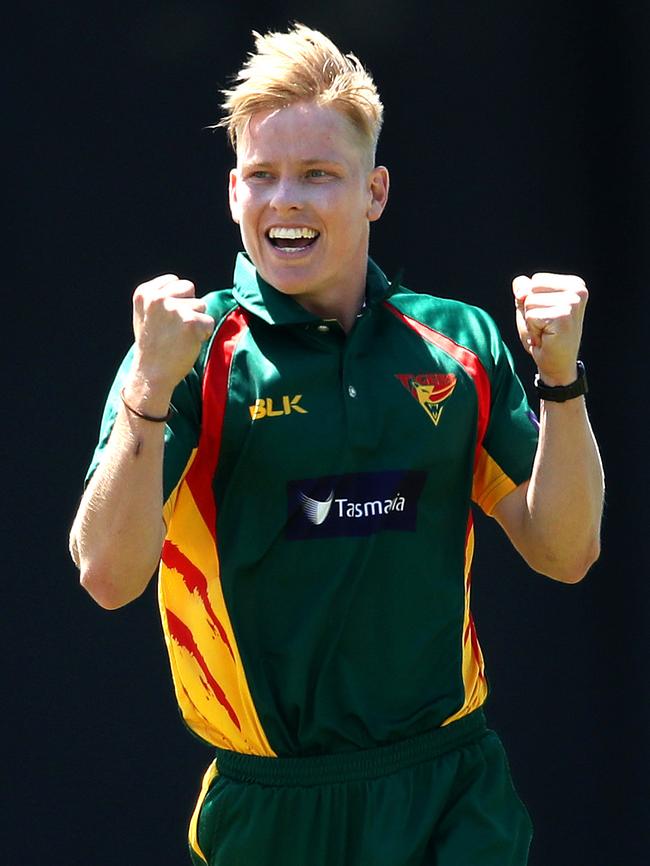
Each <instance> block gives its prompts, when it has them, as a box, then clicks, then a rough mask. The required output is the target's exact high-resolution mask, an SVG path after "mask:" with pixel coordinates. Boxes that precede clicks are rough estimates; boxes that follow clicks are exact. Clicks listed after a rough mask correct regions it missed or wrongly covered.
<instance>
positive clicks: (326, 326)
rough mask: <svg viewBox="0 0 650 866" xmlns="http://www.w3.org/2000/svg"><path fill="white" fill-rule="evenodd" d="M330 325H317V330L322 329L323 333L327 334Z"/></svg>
mask: <svg viewBox="0 0 650 866" xmlns="http://www.w3.org/2000/svg"><path fill="white" fill-rule="evenodd" d="M329 329H330V326H329V325H317V327H316V330H317V331H320V332H321V334H327V333H328V332H329Z"/></svg>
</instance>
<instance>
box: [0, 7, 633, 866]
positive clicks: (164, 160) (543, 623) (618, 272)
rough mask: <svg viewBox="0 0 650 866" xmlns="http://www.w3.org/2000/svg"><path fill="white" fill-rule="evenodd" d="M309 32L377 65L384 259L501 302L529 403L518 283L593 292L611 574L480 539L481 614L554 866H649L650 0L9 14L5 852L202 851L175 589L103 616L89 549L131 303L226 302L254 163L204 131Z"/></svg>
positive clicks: (541, 855) (43, 856)
mask: <svg viewBox="0 0 650 866" xmlns="http://www.w3.org/2000/svg"><path fill="white" fill-rule="evenodd" d="M257 6H259V8H256V7H257ZM269 7H271V8H272V10H273V11H272V12H270V11H268V9H269ZM263 9H266V10H267V11H262V10H263ZM291 19H298V20H302V21H304V22H305V23H306V24H309V25H310V26H315V27H318V28H320V29H322V30H324V31H325V32H326V33H328V34H329V35H330V36H332V37H333V38H334V40H335V41H336V42H338V43H339V45H340V46H341V47H342V48H343V49H345V50H354V51H355V52H356V53H357V54H358V55H359V56H360V57H361V58H362V59H363V61H364V62H365V63H366V65H367V66H368V67H369V68H370V69H371V70H372V71H373V73H374V74H375V77H376V80H377V83H378V85H379V88H380V91H381V93H382V96H383V99H384V102H385V105H386V125H385V132H384V135H383V138H382V142H381V144H380V152H379V157H380V161H381V162H383V163H385V164H387V165H388V166H389V168H390V169H391V172H392V197H391V202H390V204H389V207H388V210H387V212H386V214H385V216H384V218H383V219H382V221H381V222H380V223H379V224H378V225H377V226H376V227H375V230H374V237H373V245H372V250H373V255H374V256H375V258H376V259H377V260H378V261H379V263H380V264H381V265H382V266H383V268H384V269H385V270H386V271H388V273H389V274H392V273H394V272H395V271H396V270H397V268H398V267H401V266H403V267H404V268H405V275H404V281H405V282H406V284H407V285H411V286H414V287H418V288H421V289H424V290H429V291H433V292H436V293H438V294H442V295H448V296H452V297H458V298H462V299H466V300H469V301H470V302H473V303H477V304H479V305H481V306H483V307H485V308H487V309H488V310H489V311H490V312H491V313H492V315H493V316H494V317H495V318H496V319H497V321H498V323H499V325H500V327H501V329H502V331H503V333H504V336H505V339H506V341H507V342H508V343H509V345H510V346H511V347H512V348H513V350H514V354H515V359H516V363H517V366H518V369H519V370H520V373H521V375H522V378H523V380H524V382H525V383H526V385H527V387H528V386H529V384H530V380H531V378H532V373H533V370H532V365H531V362H530V361H529V359H528V358H527V357H526V356H525V355H524V353H523V350H521V349H519V348H518V347H517V338H516V335H515V329H514V322H513V315H512V312H513V311H512V302H511V300H510V294H509V292H510V289H509V283H510V280H511V279H512V277H513V276H514V275H515V274H517V273H527V274H531V273H533V272H534V271H536V270H556V271H561V272H568V273H578V274H581V275H582V276H583V277H584V278H585V279H586V280H587V283H588V285H589V286H590V289H591V300H590V305H589V310H588V314H587V321H586V330H585V337H584V343H583V350H582V357H583V359H584V361H585V363H586V365H587V368H588V372H589V379H590V383H591V394H590V397H589V406H590V412H591V417H592V420H593V424H594V427H595V429H596V431H597V434H598V438H599V440H600V444H601V448H602V454H603V459H604V462H605V467H606V471H607V478H608V496H607V506H606V513H605V521H604V529H603V553H602V557H601V559H600V561H599V562H598V563H597V565H596V566H595V567H594V568H593V569H592V571H591V573H590V575H589V576H588V578H587V579H586V580H585V581H584V582H583V583H582V584H580V585H578V586H574V587H571V586H568V587H567V586H560V585H556V584H554V583H552V582H551V581H548V580H546V579H543V578H541V577H540V576H538V575H535V574H533V573H531V572H530V571H529V570H528V569H527V568H526V567H525V566H524V565H523V564H522V563H521V562H520V561H519V560H518V558H517V557H516V555H515V554H514V553H513V552H512V551H511V550H510V548H509V546H508V544H507V543H506V541H505V540H504V538H503V537H502V536H501V535H500V533H499V531H498V528H497V527H496V526H494V525H492V524H491V523H490V521H488V520H485V519H483V520H480V521H479V523H480V525H479V539H478V550H477V562H476V567H475V578H474V584H475V614H476V619H477V621H478V626H479V632H480V635H481V640H482V643H483V649H484V651H485V654H486V656H487V661H488V670H489V673H490V678H491V682H492V696H491V699H490V701H489V704H488V714H489V718H490V722H491V724H492V725H493V726H494V727H496V728H497V729H498V730H499V731H500V733H501V735H502V737H503V739H504V741H505V743H506V746H507V748H508V752H509V755H510V760H511V765H512V769H513V774H514V776H515V779H516V781H517V785H518V787H519V790H520V793H521V795H522V797H523V799H524V800H525V801H526V803H527V804H528V807H529V809H530V811H531V813H532V815H533V818H534V822H535V825H536V837H535V840H534V843H533V849H532V854H531V866H569V864H570V866H583V864H584V866H619V864H624V866H642V864H646V863H648V853H647V852H648V849H649V847H650V814H649V810H648V796H649V790H648V787H649V786H648V781H647V780H648V773H649V772H650V755H649V751H648V745H647V734H646V732H647V729H648V724H649V723H650V708H649V705H648V689H647V681H648V675H649V672H650V671H649V667H650V665H649V664H648V658H647V656H648V649H647V647H648V627H647V622H648V619H647V614H648V607H649V598H650V593H649V590H648V587H647V579H648V554H647V546H646V537H647V534H648V529H649V526H648V523H649V521H648V509H647V505H646V498H645V487H646V486H647V481H648V471H647V462H646V460H645V457H646V454H645V448H643V445H645V442H643V441H642V437H643V436H644V433H645V432H646V430H647V422H648V409H647V386H646V382H647V376H648V363H647V349H646V334H647V319H648V315H647V301H646V298H647V275H648V229H649V228H650V226H649V211H648V206H649V201H650V199H649V196H648V159H649V155H650V150H649V145H650V137H649V135H648V125H647V112H648V102H649V97H650V92H649V87H648V83H649V79H650V68H649V67H650V52H649V50H648V47H647V45H648V35H649V25H650V20H649V19H650V4H648V3H645V2H638V3H635V2H627V3H610V4H605V6H602V5H598V4H594V3H593V2H570V0H569V2H563V3H560V2H556V0H546V2H543V3H541V2H531V0H495V2H483V3H481V2H467V0H444V2H425V0H400V2H397V0H395V2H387V3H385V4H379V5H378V4H377V3H376V2H371V0H357V2H355V3H344V2H341V0H329V2H327V3H325V2H323V3H319V4H316V5H315V6H313V7H305V6H304V5H303V4H298V3H295V2H294V3H290V2H289V3H288V2H275V3H273V4H262V3H259V4H253V3H241V4H234V3H226V2H223V0H218V2H207V0H185V2H181V0H176V2H159V3H137V2H136V3H128V4H127V3H124V4H117V3H95V4H88V3H84V4H81V3H76V4H75V3H72V4H42V5H38V4H27V5H25V6H23V7H22V12H20V13H18V12H14V13H13V15H12V16H11V17H10V19H7V20H5V25H6V26H5V28H4V29H5V34H4V35H5V40H6V45H5V50H4V52H3V53H4V58H5V60H7V59H8V60H9V62H8V63H7V65H6V72H5V78H4V84H5V85H6V91H7V92H6V95H5V97H4V98H3V103H2V115H3V119H4V121H5V123H4V136H3V139H4V141H3V143H4V146H5V169H6V177H5V183H6V194H5V196H4V198H5V202H6V203H7V205H8V219H7V222H6V231H5V234H4V239H5V241H6V244H7V248H6V251H5V255H4V263H5V264H4V268H3V271H4V272H3V274H2V277H3V281H4V284H5V290H4V298H3V304H2V309H3V327H2V333H3V335H4V339H3V349H4V350H5V351H6V361H5V363H4V369H5V377H4V389H5V395H4V400H3V413H2V430H3V439H2V441H3V443H4V445H5V448H4V449H3V450H4V461H3V462H4V464H5V467H6V468H5V469H4V470H3V472H4V473H5V477H6V478H7V479H8V483H7V486H6V488H5V497H4V499H5V503H6V508H5V513H6V516H5V521H4V525H5V527H6V530H5V532H6V535H5V537H4V538H3V551H4V562H5V569H4V586H5V587H6V592H7V596H8V597H7V598H5V599H4V603H3V605H2V608H3V610H2V616H3V625H2V634H3V637H4V639H5V649H4V652H3V655H4V658H5V660H6V662H5V666H4V684H5V688H4V690H3V692H4V701H3V715H4V718H5V722H6V733H5V737H4V744H5V745H4V749H3V752H4V757H3V760H2V764H3V765H4V766H5V767H7V765H8V773H6V772H5V771H3V773H2V777H3V785H2V789H3V798H4V797H5V795H6V804H3V805H2V808H1V810H0V811H1V814H2V821H3V823H4V824H5V826H4V828H3V830H2V839H1V840H0V862H1V863H3V864H4V863H6V864H7V866H37V864H41V863H51V864H66V866H77V864H93V866H118V864H119V866H121V864H125V863H138V864H141V866H154V864H155V866H167V864H169V866H175V864H183V863H185V862H187V861H186V859H185V827H186V824H187V821H188V819H189V815H190V813H191V810H192V807H193V803H194V799H195V796H196V793H197V791H198V785H199V781H200V776H201V773H202V771H203V768H204V766H205V765H207V763H208V762H209V761H210V759H211V754H210V752H209V750H208V749H207V748H205V747H204V746H202V745H201V744H200V743H199V742H198V741H196V740H194V739H193V738H192V737H191V736H190V735H189V734H188V733H186V732H185V731H184V729H183V726H182V724H181V721H180V718H179V717H178V715H177V711H176V707H175V701H174V699H173V694H172V688H171V684H170V681H169V675H168V670H167V660H166V656H165V650H164V644H163V640H162V636H161V631H160V627H159V624H158V620H157V610H156V603H155V593H154V588H153V586H151V587H150V589H149V590H148V591H147V593H146V594H145V595H144V596H143V598H141V599H140V600H138V601H137V602H135V603H134V604H132V605H131V606H129V607H127V608H125V609H123V610H120V611H117V612H114V613H107V612H105V611H103V610H101V609H100V608H99V607H97V606H95V605H94V604H93V603H92V602H91V600H90V599H89V598H88V597H86V596H85V594H84V593H83V591H82V590H80V589H79V588H78V584H77V574H76V571H75V569H74V567H73V566H72V564H71V562H70V561H69V559H68V556H67V550H66V547H67V532H68V528H69V525H70V522H71V520H72V517H73V514H74V512H75V510H76V505H77V501H78V498H79V496H80V492H81V484H82V478H83V475H84V471H85V467H86V464H87V462H88V460H89V458H90V455H91V451H92V448H93V445H94V441H95V438H96V435H97V429H98V423H99V415H100V411H101V406H102V403H103V399H104V396H105V393H106V390H107V388H108V385H109V383H110V381H111V379H112V375H113V372H114V370H115V367H116V365H117V363H118V361H119V359H120V358H121V356H122V354H123V352H124V351H125V350H126V348H127V347H128V345H129V343H130V339H131V330H130V296H131V292H132V290H133V288H134V286H135V285H136V284H137V283H139V282H142V281H143V280H145V279H147V278H150V277H152V276H154V275H156V274H158V273H165V272H173V273H178V274H181V275H184V276H187V277H189V278H191V279H193V280H194V281H195V282H196V284H197V287H198V290H199V292H201V293H203V292H205V291H208V290H210V289H212V288H216V287H219V286H224V285H229V284H230V276H231V267H232V261H233V255H234V253H235V251H236V250H237V248H238V237H237V232H236V230H235V227H234V226H232V225H231V224H230V222H229V218H228V214H227V210H226V199H225V194H224V192H225V182H226V174H227V170H228V168H229V166H230V164H231V154H230V153H229V151H228V148H227V146H226V142H225V136H224V134H223V132H220V131H219V132H216V133H214V132H210V131H206V130H205V129H204V127H206V126H207V125H208V124H210V123H212V122H214V120H215V119H216V117H217V116H218V108H217V105H218V101H217V91H218V89H219V88H220V87H223V86H224V85H225V84H226V83H227V79H228V76H229V75H230V73H232V72H234V71H235V70H236V69H237V68H238V67H239V65H240V63H241V60H242V58H243V56H244V53H245V52H246V51H248V50H249V49H250V48H251V44H252V43H251V37H250V31H251V30H252V29H253V28H255V29H258V30H266V29H268V28H269V27H274V28H279V29H285V26H286V24H287V22H288V21H289V20H291ZM7 25H9V26H7ZM644 302H645V303H644ZM531 397H532V393H531ZM644 438H645V437H644ZM458 866H468V864H458Z"/></svg>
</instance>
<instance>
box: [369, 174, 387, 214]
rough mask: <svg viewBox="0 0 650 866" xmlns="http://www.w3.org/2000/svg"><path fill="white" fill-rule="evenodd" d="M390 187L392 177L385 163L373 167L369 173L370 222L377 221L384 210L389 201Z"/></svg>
mask: <svg viewBox="0 0 650 866" xmlns="http://www.w3.org/2000/svg"><path fill="white" fill-rule="evenodd" d="M389 187H390V178H389V175H388V169H387V168H386V167H385V166H383V165H378V166H376V167H375V168H373V170H372V171H371V172H370V174H369V175H368V193H369V202H368V210H367V211H366V216H367V217H368V220H369V222H375V220H378V219H379V217H380V216H381V215H382V213H383V212H384V208H385V207H386V202H387V201H388V189H389Z"/></svg>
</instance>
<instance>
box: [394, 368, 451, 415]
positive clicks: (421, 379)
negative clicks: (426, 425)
mask: <svg viewBox="0 0 650 866" xmlns="http://www.w3.org/2000/svg"><path fill="white" fill-rule="evenodd" d="M395 376H396V378H397V379H399V381H400V382H401V383H402V385H404V387H405V388H406V390H407V391H408V392H409V394H410V395H411V397H414V398H415V399H416V400H417V401H418V403H419V404H420V406H422V408H423V409H424V411H425V412H426V413H427V415H428V416H429V418H430V419H431V420H432V421H433V423H434V424H435V425H436V427H437V426H438V423H439V422H440V418H441V416H442V410H443V409H444V408H445V407H444V406H443V403H444V401H445V400H448V399H449V397H451V395H452V393H453V391H454V388H455V387H456V377H455V376H454V374H453V373H420V374H418V375H415V374H413V373H396V374H395Z"/></svg>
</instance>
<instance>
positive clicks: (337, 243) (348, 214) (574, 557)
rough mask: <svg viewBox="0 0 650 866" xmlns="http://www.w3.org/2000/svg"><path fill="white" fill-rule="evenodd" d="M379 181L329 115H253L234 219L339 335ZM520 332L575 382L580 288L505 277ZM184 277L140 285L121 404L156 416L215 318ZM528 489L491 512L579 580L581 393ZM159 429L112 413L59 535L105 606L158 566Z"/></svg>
mask: <svg viewBox="0 0 650 866" xmlns="http://www.w3.org/2000/svg"><path fill="white" fill-rule="evenodd" d="M388 185H389V181H388V172H387V170H386V169H385V168H383V167H382V166H379V167H375V168H369V164H368V149H367V146H364V144H363V142H362V141H361V139H360V137H359V136H358V134H357V133H356V131H355V130H354V128H353V127H352V126H351V124H350V122H349V120H348V119H347V118H346V117H345V116H344V115H342V114H339V113H338V112H337V111H336V110H335V109H333V108H325V107H319V106H317V105H315V104H305V103H298V104H295V105H292V106H289V107H287V108H285V109H283V110H282V111H276V112H268V113H264V114H259V115H255V116H253V117H252V118H251V121H250V124H249V125H248V129H247V131H245V132H244V134H243V136H242V137H241V138H240V143H239V148H238V154H237V167H236V168H235V169H233V171H232V173H231V175H230V183H229V198H230V207H231V212H232V216H233V219H234V220H235V222H237V223H238V224H239V226H240V229H241V234H242V240H243V242H244V246H245V248H246V250H247V252H248V253H249V255H250V257H251V259H252V261H253V262H254V264H255V265H256V267H257V268H258V271H259V272H260V274H261V275H262V276H263V277H264V278H265V279H266V280H267V282H269V283H270V284H272V285H273V286H275V288H276V289H277V290H278V291H280V292H283V293H285V294H288V295H291V296H292V297H294V298H295V299H296V301H297V302H298V303H300V304H302V305H303V306H304V307H305V308H306V309H308V310H310V311H311V312H313V313H315V314H317V315H320V316H322V317H325V318H336V319H338V320H339V322H340V323H341V325H342V326H343V328H344V329H346V330H349V329H350V328H351V327H352V325H353V323H354V320H355V317H356V314H357V312H358V310H359V307H360V305H361V303H362V301H363V293H364V287H365V279H366V267H367V264H366V263H367V255H368V238H369V227H370V223H371V222H373V221H375V220H377V219H379V217H380V216H381V214H382V212H383V210H384V207H385V205H386V200H387V196H388ZM274 226H276V227H277V226H281V227H290V228H300V227H306V228H311V229H314V230H315V231H316V232H317V233H318V238H317V240H316V241H315V243H314V244H312V245H310V246H307V245H306V246H305V248H304V249H303V250H302V251H300V252H293V253H287V252H283V251H281V250H277V249H275V247H274V246H273V245H272V244H271V243H270V242H269V239H268V230H269V229H270V228H271V227H274ZM513 292H514V299H515V308H516V317H517V324H518V328H519V333H520V338H521V340H522V344H523V345H524V347H525V348H526V350H527V351H528V352H529V353H530V354H531V356H532V358H533V360H534V361H535V363H536V364H537V367H538V370H539V372H540V374H541V377H542V379H543V380H544V381H545V382H546V383H547V384H549V385H559V384H567V383H569V382H572V381H573V380H574V379H575V363H576V358H577V352H578V347H579V344H580V337H581V333H582V321H583V317H584V308H585V304H586V300H587V290H586V287H585V285H584V283H583V281H582V280H580V278H578V277H574V276H563V275H556V274H535V275H534V276H533V277H532V278H528V277H525V276H522V277H518V278H517V279H516V280H515V281H514V283H513ZM205 309H206V308H205V304H204V302H203V301H202V300H200V299H198V298H196V294H195V287H194V284H193V283H191V282H190V281H188V280H184V279H179V277H178V276H176V275H174V274H166V275H163V276H160V277H157V278H155V279H153V280H151V281H149V282H147V283H143V284H142V285H140V286H138V288H137V289H136V291H135V294H134V297H133V330H134V335H135V350H134V351H135V354H134V361H133V365H132V368H131V371H130V373H129V376H128V379H127V381H126V383H125V389H124V394H125V397H126V400H127V402H128V403H129V404H130V405H131V406H133V407H135V408H137V409H138V410H139V411H143V412H145V413H148V414H150V415H154V416H163V415H165V413H166V411H167V408H168V405H169V401H170V399H171V395H172V392H173V390H174V388H175V386H176V385H177V384H178V382H180V381H181V380H182V379H183V378H184V376H185V375H186V374H187V373H188V372H189V370H190V369H191V367H192V365H193V364H194V362H195V360H196V358H197V356H198V353H199V350H200V347H201V344H202V342H203V341H204V340H206V339H208V338H209V336H210V335H211V333H212V331H213V329H214V320H213V319H212V318H211V317H210V316H208V315H207V314H206V313H205ZM540 415H541V417H540V420H541V431H540V444H539V448H538V450H537V454H536V458H535V464H534V467H533V473H532V476H531V479H530V481H528V482H526V483H525V484H522V485H520V486H519V487H518V488H517V489H516V490H515V491H513V492H512V493H510V494H509V495H508V496H506V497H504V499H502V500H501V502H500V503H499V504H498V505H497V507H496V508H495V511H494V515H493V516H494V517H495V518H496V519H497V520H498V522H499V523H500V524H501V526H502V527H503V529H504V530H505V531H506V533H507V534H508V536H509V538H510V539H511V541H512V543H513V544H514V546H515V547H516V548H517V550H519V551H520V553H521V554H522V556H523V557H524V558H525V559H526V561H527V562H528V563H529V565H530V566H531V567H532V568H534V569H536V570H537V571H540V572H541V573H543V574H546V575H548V576H550V577H553V578H555V579H557V580H561V581H563V582H567V583H573V582H576V581H577V580H580V579H581V578H582V577H583V575H584V574H585V573H586V571H587V570H588V568H589V567H590V565H591V564H592V563H593V562H594V560H595V559H596V557H597V556H598V552H599V541H598V538H599V526H600V518H601V512H602V499H603V474H602V467H601V464H600V458H599V456H598V450H597V448H596V444H595V441H594V438H593V434H592V432H591V428H590V426H589V421H588V418H587V413H586V408H585V402H584V399H583V398H578V399H574V400H571V401H568V402H567V403H564V404H559V403H548V404H546V403H542V407H541V413H540ZM163 437H164V425H163V424H157V423H153V422H150V421H146V420H143V419H141V418H138V417H136V416H135V415H133V414H132V413H130V412H129V411H127V410H126V409H125V408H124V407H123V406H122V407H121V408H120V410H119V412H118V415H117V418H116V422H115V426H114V428H113V432H112V434H111V436H110V439H109V442H108V444H107V447H106V450H105V454H104V458H103V460H102V463H101V465H100V466H99V467H98V469H97V471H96V472H95V474H94V476H93V478H92V479H91V481H90V483H89V485H88V488H87V489H86V492H85V494H84V496H83V498H82V501H81V504H80V506H79V510H78V512H77V516H76V518H75V521H74V524H73V527H72V531H71V534H70V550H71V554H72V557H73V559H74V561H75V562H76V564H77V565H78V567H79V569H80V572H81V583H82V585H83V586H84V588H85V589H86V590H87V591H88V592H89V593H90V594H91V596H92V597H93V598H94V599H95V600H96V601H97V602H98V603H99V604H100V605H102V606H103V607H105V608H109V609H112V608H116V607H121V606H122V605H124V604H127V603H128V602H130V601H132V600H133V599H135V598H137V597H138V596H139V595H140V594H141V593H142V592H143V591H144V589H145V588H146V586H147V584H148V582H149V580H150V579H151V576H152V575H153V573H154V572H155V570H156V567H157V564H158V561H159V558H160V552H161V549H162V543H163V539H164V535H165V525H164V522H163V519H162V510H163V491H162V462H163V444H164V440H163Z"/></svg>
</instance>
